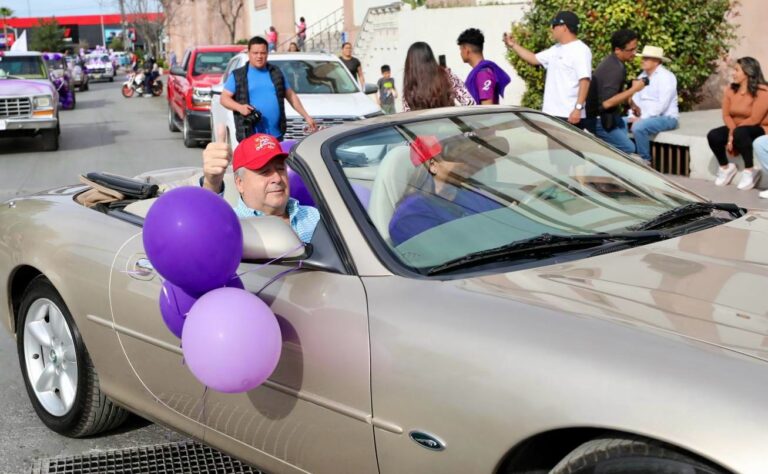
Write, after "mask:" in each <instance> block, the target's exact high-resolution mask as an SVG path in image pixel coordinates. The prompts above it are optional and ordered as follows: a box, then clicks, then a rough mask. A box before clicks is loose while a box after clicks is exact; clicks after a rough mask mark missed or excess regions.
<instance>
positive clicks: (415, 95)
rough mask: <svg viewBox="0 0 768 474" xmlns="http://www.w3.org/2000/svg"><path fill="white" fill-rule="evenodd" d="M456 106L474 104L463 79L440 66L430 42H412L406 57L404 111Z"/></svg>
mask: <svg viewBox="0 0 768 474" xmlns="http://www.w3.org/2000/svg"><path fill="white" fill-rule="evenodd" d="M456 103H458V104H459V105H474V104H475V100H474V99H473V98H472V96H471V95H470V94H469V92H468V91H467V88H466V87H465V86H464V82H463V81H462V80H461V79H459V78H458V77H457V76H456V75H455V74H453V73H452V72H450V71H449V70H448V69H446V68H444V67H442V66H440V65H439V64H437V61H436V60H435V55H434V53H432V48H430V47H429V45H428V44H427V43H424V42H423V41H418V42H416V43H413V44H412V45H411V47H410V48H408V54H407V56H406V57H405V75H404V77H403V110H404V111H406V112H407V111H409V110H421V109H434V108H437V107H448V106H451V105H456Z"/></svg>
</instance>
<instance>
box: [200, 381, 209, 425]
mask: <svg viewBox="0 0 768 474" xmlns="http://www.w3.org/2000/svg"><path fill="white" fill-rule="evenodd" d="M206 395H208V386H207V385H206V386H205V389H204V390H203V396H202V397H200V403H201V404H202V406H201V407H200V422H201V423H203V424H206V421H207V420H206V419H205V396H206Z"/></svg>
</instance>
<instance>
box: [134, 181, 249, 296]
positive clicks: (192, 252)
mask: <svg viewBox="0 0 768 474" xmlns="http://www.w3.org/2000/svg"><path fill="white" fill-rule="evenodd" d="M143 238H144V249H145V251H146V252H147V256H148V257H149V260H150V262H152V265H153V266H154V267H155V269H156V270H157V271H158V273H160V275H162V276H163V277H165V279H167V280H170V281H171V283H173V284H174V285H176V286H178V287H180V288H183V289H184V291H186V292H187V293H190V294H198V295H202V294H203V293H205V292H207V291H210V290H212V289H214V288H220V287H222V286H224V285H225V284H226V283H227V281H228V280H229V279H230V277H231V276H232V275H233V274H234V273H235V270H236V269H237V266H238V265H239V264H240V260H241V258H242V256H243V231H242V229H241V228H240V221H239V220H238V219H237V215H236V214H235V212H234V211H233V210H232V208H231V207H230V206H229V204H227V202H226V201H224V200H223V199H222V198H221V197H219V196H217V195H216V194H214V193H212V192H211V191H208V190H207V189H203V188H199V187H195V186H184V187H181V188H176V189H172V190H170V191H168V192H167V193H165V194H163V195H162V196H160V198H159V199H158V200H157V201H156V202H155V203H154V204H153V205H152V207H151V208H150V209H149V212H148V213H147V217H146V218H145V219H144V236H143Z"/></svg>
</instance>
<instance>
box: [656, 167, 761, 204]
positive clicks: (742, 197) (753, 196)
mask: <svg viewBox="0 0 768 474" xmlns="http://www.w3.org/2000/svg"><path fill="white" fill-rule="evenodd" d="M665 176H666V177H667V178H669V179H670V180H672V181H674V182H676V183H678V184H680V185H681V186H683V187H685V188H686V189H690V190H691V191H693V192H695V193H697V194H700V195H701V196H704V197H705V198H707V199H709V200H711V201H712V202H733V203H736V204H738V205H739V206H741V207H746V208H748V209H768V199H760V198H759V197H758V196H757V195H758V193H759V192H760V191H759V190H757V189H751V190H749V191H739V190H738V189H736V180H735V179H734V180H733V182H732V183H731V184H729V185H728V186H722V187H718V186H715V184H714V182H713V181H712V180H704V179H694V178H687V177H685V176H674V175H665ZM763 179H768V173H763Z"/></svg>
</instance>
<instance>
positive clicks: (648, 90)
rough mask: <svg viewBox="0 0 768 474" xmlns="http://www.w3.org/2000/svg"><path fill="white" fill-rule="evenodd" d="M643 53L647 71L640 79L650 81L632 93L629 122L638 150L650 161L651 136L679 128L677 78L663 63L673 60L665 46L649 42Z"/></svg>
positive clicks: (643, 65)
mask: <svg viewBox="0 0 768 474" xmlns="http://www.w3.org/2000/svg"><path fill="white" fill-rule="evenodd" d="M640 56H642V58H643V63H642V69H643V72H641V73H640V76H639V79H641V80H643V81H645V80H646V79H647V81H648V85H646V86H645V88H644V89H643V90H641V91H640V92H637V93H635V94H634V95H633V96H632V99H631V101H630V110H631V113H630V116H629V122H630V123H631V124H632V134H633V135H634V136H635V145H637V154H638V155H640V156H641V157H642V158H643V159H644V160H646V161H647V162H648V163H650V162H651V136H653V135H656V134H657V133H659V132H663V131H665V130H674V129H675V128H677V118H678V115H679V111H678V108H677V78H676V77H675V75H674V74H673V73H672V72H671V71H670V70H669V69H667V68H665V67H664V66H663V65H662V63H665V62H668V61H669V59H668V58H666V57H664V50H663V49H661V48H659V47H656V46H646V47H644V48H643V51H642V52H641V53H640Z"/></svg>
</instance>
